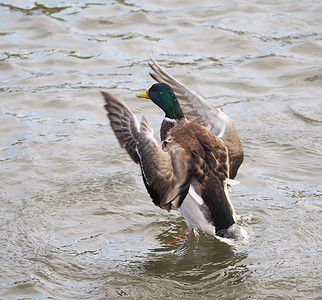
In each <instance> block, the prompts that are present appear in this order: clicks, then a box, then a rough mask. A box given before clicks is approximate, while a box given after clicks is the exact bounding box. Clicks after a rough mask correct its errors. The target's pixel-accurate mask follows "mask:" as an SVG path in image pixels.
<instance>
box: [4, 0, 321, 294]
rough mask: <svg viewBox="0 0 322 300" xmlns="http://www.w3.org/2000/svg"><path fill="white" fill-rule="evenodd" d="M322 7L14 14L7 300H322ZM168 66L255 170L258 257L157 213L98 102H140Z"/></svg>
mask: <svg viewBox="0 0 322 300" xmlns="http://www.w3.org/2000/svg"><path fill="white" fill-rule="evenodd" d="M321 16H322V4H321V1H315V0H308V1H298V0H295V1H290V0H288V1H255V0H253V1H252V0H251V1H233V0H232V1H230V0H229V1H183V0H181V1H158V2H153V1H146V0H145V1H131V0H130V1H101V0H95V1H91V0H83V1H81V0H74V1H44V0H38V1H37V2H33V1H25V0H24V1H19V0H16V1H15V0H10V1H9V0H0V126H1V127H0V128H1V135H0V172H1V173H0V176H1V178H0V201H1V206H0V298H2V299H9V298H14V299H21V298H41V299H46V298H51V299H114V298H121V297H123V298H125V299H138V298H141V299H165V298H167V297H169V298H170V297H171V298H173V297H181V298H182V299H249V298H251V299H266V298H270V299H318V298H319V299H321V297H322V292H321V283H322V282H321V276H322V274H321V268H322V265H321V233H320V228H321V194H322V193H321V185H322V184H321V182H322V176H321V174H322V159H321V148H322V147H321V139H322V17H321ZM150 56H154V57H155V58H156V59H157V60H158V62H159V63H160V65H161V66H163V67H164V68H165V69H166V70H167V71H168V72H169V73H170V74H172V75H173V76H175V77H177V78H178V79H179V80H181V81H182V82H184V83H185V84H186V85H187V86H189V87H190V88H191V89H193V90H195V91H197V92H198V93H200V94H201V95H203V96H205V97H206V98H207V99H209V102H210V103H211V104H213V105H216V106H219V107H222V108H223V109H224V110H225V112H226V113H227V114H228V115H229V116H230V117H231V119H232V120H233V121H234V123H235V125H236V127H237V130H238V132H239V134H240V137H241V140H242V143H243V146H244V150H245V156H246V157H245V161H244V164H243V165H242V167H241V169H240V171H239V174H238V177H237V179H238V180H239V181H240V182H241V184H240V185H238V186H236V187H234V189H233V191H232V196H231V198H232V201H233V203H234V206H235V210H236V211H237V213H238V215H239V216H240V217H239V223H240V225H242V226H243V227H244V229H245V230H246V231H247V232H248V235H249V241H248V244H246V245H243V246H239V247H231V246H229V245H227V244H224V243H222V242H220V241H218V240H216V239H214V238H211V237H207V236H200V237H199V238H197V237H192V238H189V239H183V240H180V241H179V242H177V243H175V244H171V245H169V244H168V243H169V242H170V241H171V240H173V239H174V238H175V237H176V236H178V235H179V234H180V233H182V231H183V230H184V229H185V228H186V227H185V223H184V221H183V219H182V217H181V216H180V215H179V214H177V213H172V214H168V213H167V212H165V211H162V210H160V209H158V208H157V207H155V206H154V205H153V204H152V202H151V200H150V199H149V197H148V195H147V193H146V191H145V188H144V186H143V183H142V182H141V177H140V171H139V168H138V166H137V165H136V164H134V163H133V162H132V161H131V160H130V158H129V157H128V155H127V154H126V153H125V152H124V150H123V149H121V148H120V147H119V145H118V142H117V141H116V139H115V137H114V135H113V132H112V130H111V128H110V127H109V126H108V122H107V120H106V116H105V111H104V110H103V107H102V105H103V100H102V97H101V95H100V93H99V91H100V90H107V91H110V92H111V93H114V94H115V95H117V96H118V97H120V98H122V99H123V100H124V101H125V102H126V103H127V104H128V105H129V106H130V107H131V109H132V110H133V112H135V114H136V115H137V116H138V117H140V116H141V115H146V116H148V119H149V120H150V121H151V124H152V126H153V127H154V129H155V132H156V135H158V128H159V126H160V122H161V120H162V117H163V116H162V113H161V111H160V110H159V109H158V108H157V107H156V106H155V105H153V103H151V102H149V101H146V100H142V99H137V98H135V97H134V94H135V93H136V92H137V91H141V90H143V89H146V88H148V87H149V86H150V85H151V84H152V82H153V80H152V79H151V78H150V77H149V75H148V72H149V68H148V64H147V63H148V60H149V57H150Z"/></svg>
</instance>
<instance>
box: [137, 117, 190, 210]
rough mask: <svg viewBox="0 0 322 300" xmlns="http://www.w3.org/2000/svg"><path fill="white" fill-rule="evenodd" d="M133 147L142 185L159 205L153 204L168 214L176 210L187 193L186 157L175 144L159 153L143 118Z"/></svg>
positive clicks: (188, 158) (187, 165)
mask: <svg viewBox="0 0 322 300" xmlns="http://www.w3.org/2000/svg"><path fill="white" fill-rule="evenodd" d="M169 147H170V149H169ZM137 148H138V153H139V155H140V160H141V167H142V173H143V176H144V178H145V180H146V181H145V183H146V185H148V187H149V188H150V189H152V192H155V193H156V194H157V196H158V202H159V203H156V202H155V201H154V203H155V204H157V205H159V206H160V207H162V208H165V209H167V210H168V211H169V210H170V209H171V208H178V207H179V206H180V204H181V203H182V201H183V199H184V198H185V196H186V195H187V193H188V190H189V185H190V177H191V176H190V168H189V161H190V160H191V158H190V156H189V155H188V154H187V153H186V151H185V150H184V149H183V148H181V147H180V146H179V145H178V144H176V143H174V144H172V145H171V146H170V145H168V149H169V150H168V149H167V150H166V151H163V149H162V148H161V146H160V145H159V144H158V142H157V141H156V140H155V139H154V137H153V132H152V128H151V127H150V125H149V124H148V121H147V120H146V118H145V117H142V121H141V126H140V135H139V138H138V145H137ZM148 187H147V189H148V191H149V188H148ZM149 193H150V195H151V192H150V191H149Z"/></svg>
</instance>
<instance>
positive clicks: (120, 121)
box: [102, 92, 140, 163]
mask: <svg viewBox="0 0 322 300" xmlns="http://www.w3.org/2000/svg"><path fill="white" fill-rule="evenodd" d="M102 95H103V96H104V99H105V103H106V104H105V105H104V107H105V109H106V110H107V117H108V118H109V119H110V123H111V126H112V129H113V131H114V133H115V135H116V137H117V139H118V141H119V143H120V145H121V147H122V148H125V149H126V151H127V153H128V154H129V155H130V157H131V158H132V159H133V160H134V161H135V162H136V163H139V161H140V159H139V156H138V154H137V152H136V145H137V143H138V141H137V140H136V138H135V136H137V135H138V133H139V123H138V121H137V119H136V117H135V116H134V115H133V113H132V112H131V111H130V109H129V108H128V107H127V105H126V104H125V103H123V102H122V101H121V100H119V99H117V98H116V97H114V96H113V95H111V94H110V93H107V92H102Z"/></svg>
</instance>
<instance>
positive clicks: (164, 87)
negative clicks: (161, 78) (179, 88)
mask: <svg viewBox="0 0 322 300" xmlns="http://www.w3.org/2000/svg"><path fill="white" fill-rule="evenodd" d="M136 96H137V97H139V98H148V99H151V100H152V101H153V102H154V103H155V104H156V105H157V106H159V107H160V108H161V109H162V110H163V111H164V112H165V116H166V117H167V118H169V119H174V120H180V119H182V118H183V117H184V115H183V112H182V109H181V107H180V104H179V102H178V99H177V97H176V95H175V94H174V92H173V90H172V88H171V87H170V86H169V85H168V84H166V83H156V84H154V85H152V86H151V87H150V89H149V90H148V91H146V92H143V93H138V94H136Z"/></svg>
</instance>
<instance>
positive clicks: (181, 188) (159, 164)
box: [102, 92, 190, 210]
mask: <svg viewBox="0 0 322 300" xmlns="http://www.w3.org/2000/svg"><path fill="white" fill-rule="evenodd" d="M102 95H103V96H104V99H105V102H106V104H105V109H106V110H107V112H108V113H107V116H108V118H109V119H110V123H111V126H112V129H113V131H114V133H115V135H116V137H117V139H118V141H119V143H120V145H121V146H122V148H125V149H126V151H127V152H128V154H129V155H130V156H131V158H132V159H133V160H134V161H135V162H136V163H139V164H140V166H141V172H142V177H143V181H144V184H145V186H146V188H147V190H148V192H149V194H150V196H151V198H152V200H153V203H154V204H156V205H158V206H160V207H161V208H165V209H167V210H170V209H171V208H178V207H179V206H180V204H181V202H182V201H183V199H184V198H185V196H186V194H187V192H188V189H189V184H190V182H189V179H190V175H189V168H188V164H187V162H186V160H187V157H186V156H185V155H186V154H185V151H184V150H183V149H182V148H180V147H179V146H177V147H173V149H171V151H167V152H165V151H163V150H162V148H161V146H160V145H159V144H158V142H157V141H156V140H155V138H154V137H153V130H152V128H151V126H150V125H149V123H148V121H147V119H146V118H145V117H142V121H141V124H140V127H139V124H138V121H137V119H136V117H135V116H134V115H133V113H132V112H131V111H130V109H129V108H128V107H127V105H125V104H124V103H123V102H122V101H121V100H119V99H117V98H116V97H114V96H113V95H111V94H109V93H106V92H102Z"/></svg>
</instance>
